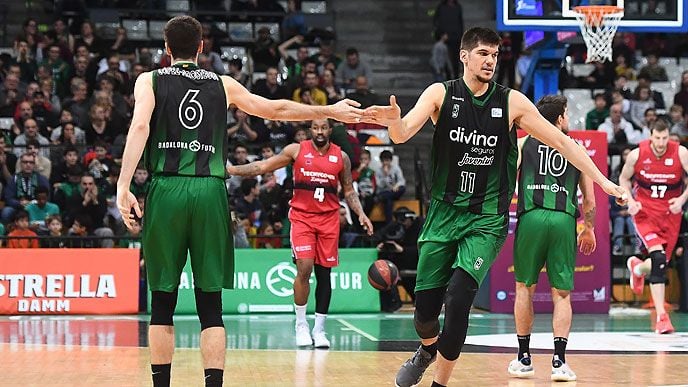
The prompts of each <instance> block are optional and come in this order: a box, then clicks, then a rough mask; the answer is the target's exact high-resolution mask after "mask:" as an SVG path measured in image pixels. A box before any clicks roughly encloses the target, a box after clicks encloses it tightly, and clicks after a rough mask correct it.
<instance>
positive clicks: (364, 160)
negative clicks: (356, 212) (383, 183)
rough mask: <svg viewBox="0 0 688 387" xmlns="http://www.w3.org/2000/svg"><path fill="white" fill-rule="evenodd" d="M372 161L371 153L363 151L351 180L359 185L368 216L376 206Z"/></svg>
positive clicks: (362, 203)
mask: <svg viewBox="0 0 688 387" xmlns="http://www.w3.org/2000/svg"><path fill="white" fill-rule="evenodd" d="M370 161H371V157H370V151H368V150H367V149H364V150H362V151H361V157H360V162H359V163H358V168H356V169H354V170H353V171H351V178H352V179H353V180H354V181H355V182H356V183H357V188H358V197H359V199H360V200H361V205H362V206H363V212H365V214H366V215H370V212H371V211H372V210H373V206H374V205H375V188H376V184H375V171H373V170H372V169H371V168H370Z"/></svg>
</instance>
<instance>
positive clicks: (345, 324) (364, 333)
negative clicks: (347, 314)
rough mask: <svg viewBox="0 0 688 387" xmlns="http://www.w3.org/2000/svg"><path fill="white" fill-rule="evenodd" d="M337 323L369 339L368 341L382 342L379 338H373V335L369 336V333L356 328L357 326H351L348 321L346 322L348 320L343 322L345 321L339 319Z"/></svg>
mask: <svg viewBox="0 0 688 387" xmlns="http://www.w3.org/2000/svg"><path fill="white" fill-rule="evenodd" d="M336 321H337V322H339V323H340V324H342V325H344V326H345V327H347V328H349V329H351V330H352V331H354V332H356V333H358V334H359V335H361V336H363V337H365V338H366V339H368V340H370V341H380V340H378V339H377V337H375V336H373V335H371V334H369V333H367V332H365V331H362V330H360V329H359V328H356V327H355V326H353V325H351V324H350V323H349V322H348V321H346V320H343V319H341V318H338V319H336Z"/></svg>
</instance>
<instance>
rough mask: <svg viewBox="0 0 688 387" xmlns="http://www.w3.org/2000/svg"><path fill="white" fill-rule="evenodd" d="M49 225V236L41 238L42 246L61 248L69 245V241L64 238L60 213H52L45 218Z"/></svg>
mask: <svg viewBox="0 0 688 387" xmlns="http://www.w3.org/2000/svg"><path fill="white" fill-rule="evenodd" d="M45 223H46V224H47V226H48V237H49V238H46V239H43V240H41V247H44V248H51V249H60V248H64V247H67V241H66V240H65V238H64V235H63V230H62V218H61V217H60V215H50V216H48V217H47V218H46V219H45Z"/></svg>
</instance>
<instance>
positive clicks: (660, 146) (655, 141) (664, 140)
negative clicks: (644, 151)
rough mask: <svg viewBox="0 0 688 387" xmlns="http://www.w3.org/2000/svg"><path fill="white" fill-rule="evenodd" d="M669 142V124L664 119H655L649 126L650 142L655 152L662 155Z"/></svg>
mask: <svg viewBox="0 0 688 387" xmlns="http://www.w3.org/2000/svg"><path fill="white" fill-rule="evenodd" d="M668 143H669V125H667V123H666V121H664V120H657V121H655V123H654V124H652V127H651V128H650V144H651V145H652V148H653V149H654V151H655V153H657V154H659V155H662V154H664V152H666V148H667V144H668Z"/></svg>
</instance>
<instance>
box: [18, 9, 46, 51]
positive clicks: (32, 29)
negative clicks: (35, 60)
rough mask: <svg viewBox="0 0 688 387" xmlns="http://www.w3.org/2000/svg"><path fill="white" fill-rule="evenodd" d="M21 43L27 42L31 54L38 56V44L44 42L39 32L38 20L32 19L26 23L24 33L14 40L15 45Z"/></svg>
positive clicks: (23, 28) (23, 27)
mask: <svg viewBox="0 0 688 387" xmlns="http://www.w3.org/2000/svg"><path fill="white" fill-rule="evenodd" d="M20 41H25V42H27V43H28V44H29V49H30V52H31V54H32V55H36V49H37V48H38V43H40V42H42V41H43V37H42V36H41V34H40V33H39V32H38V22H37V21H36V19H34V18H31V17H30V18H28V19H26V20H25V21H24V25H23V26H22V32H20V33H19V35H17V37H16V39H14V42H15V45H16V44H17V43H18V42H20ZM15 48H16V47H15Z"/></svg>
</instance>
